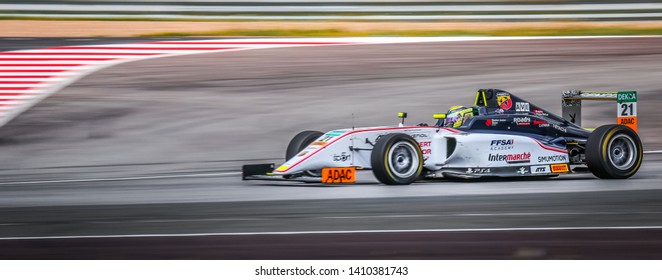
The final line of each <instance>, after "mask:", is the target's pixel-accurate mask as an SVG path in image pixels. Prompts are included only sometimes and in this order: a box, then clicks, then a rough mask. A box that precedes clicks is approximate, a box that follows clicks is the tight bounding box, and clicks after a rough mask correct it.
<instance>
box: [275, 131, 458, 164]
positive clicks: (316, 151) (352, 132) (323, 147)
mask: <svg viewBox="0 0 662 280" xmlns="http://www.w3.org/2000/svg"><path fill="white" fill-rule="evenodd" d="M413 128H434V129H439V127H436V126H402V127H380V128H370V129H361V130H354V131H351V132H349V133H346V134H343V135H341V136H340V137H338V138H336V139H334V140H333V141H331V142H329V143H327V144H326V145H324V146H322V147H320V148H319V149H317V150H315V151H314V152H312V153H310V154H309V155H308V156H306V157H304V158H302V159H301V160H299V161H297V162H296V163H294V164H292V165H290V166H288V167H287V168H285V169H284V170H275V171H274V173H283V172H287V171H289V170H290V169H292V168H294V167H295V166H297V165H299V163H302V162H304V161H306V160H307V159H309V158H310V157H312V156H313V155H315V154H317V153H319V152H320V151H321V150H324V149H326V147H328V146H331V145H333V143H335V142H338V140H340V139H342V138H345V137H346V136H349V135H352V134H354V133H359V132H370V131H385V130H405V129H413ZM442 129H444V130H448V131H450V132H453V133H459V131H458V130H455V129H452V131H451V130H449V129H448V128H442Z"/></svg>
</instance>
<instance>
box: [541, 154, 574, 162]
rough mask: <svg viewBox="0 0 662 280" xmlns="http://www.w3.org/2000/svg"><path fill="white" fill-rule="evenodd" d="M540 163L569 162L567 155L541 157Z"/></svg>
mask: <svg viewBox="0 0 662 280" xmlns="http://www.w3.org/2000/svg"><path fill="white" fill-rule="evenodd" d="M538 162H540V163H548V162H568V156H567V155H553V156H539V157H538Z"/></svg>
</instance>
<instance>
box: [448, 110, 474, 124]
mask: <svg viewBox="0 0 662 280" xmlns="http://www.w3.org/2000/svg"><path fill="white" fill-rule="evenodd" d="M473 115H474V113H473V109H471V108H467V107H464V106H459V105H457V106H453V107H451V108H450V109H448V113H447V114H446V119H445V120H444V127H452V128H457V127H460V126H462V124H463V123H464V121H465V120H466V119H468V118H469V117H473Z"/></svg>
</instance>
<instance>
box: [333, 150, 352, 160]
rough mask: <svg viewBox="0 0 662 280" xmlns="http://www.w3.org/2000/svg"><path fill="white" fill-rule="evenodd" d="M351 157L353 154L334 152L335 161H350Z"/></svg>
mask: <svg viewBox="0 0 662 280" xmlns="http://www.w3.org/2000/svg"><path fill="white" fill-rule="evenodd" d="M350 158H352V155H350V154H348V153H345V152H342V153H340V154H339V155H338V154H334V155H333V161H348V160H349V159H350Z"/></svg>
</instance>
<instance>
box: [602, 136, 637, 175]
mask: <svg viewBox="0 0 662 280" xmlns="http://www.w3.org/2000/svg"><path fill="white" fill-rule="evenodd" d="M607 151H608V152H609V162H610V163H611V165H613V166H614V167H616V168H618V169H620V170H627V169H629V168H631V167H632V166H633V165H634V164H635V161H636V155H637V153H638V151H637V146H636V145H635V143H634V140H633V139H632V137H630V136H628V135H625V134H618V135H616V136H614V137H613V138H612V139H611V140H609V146H607Z"/></svg>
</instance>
